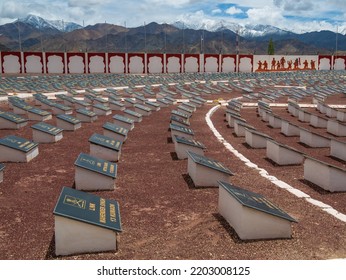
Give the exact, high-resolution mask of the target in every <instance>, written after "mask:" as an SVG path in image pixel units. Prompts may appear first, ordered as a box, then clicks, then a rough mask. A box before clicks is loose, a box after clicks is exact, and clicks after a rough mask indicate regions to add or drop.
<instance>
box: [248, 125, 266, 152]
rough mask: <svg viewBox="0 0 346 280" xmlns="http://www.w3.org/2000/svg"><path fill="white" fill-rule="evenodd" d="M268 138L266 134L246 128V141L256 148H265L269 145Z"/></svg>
mask: <svg viewBox="0 0 346 280" xmlns="http://www.w3.org/2000/svg"><path fill="white" fill-rule="evenodd" d="M267 139H268V137H265V136H264V135H261V134H257V133H253V132H252V131H250V130H247V129H245V142H246V143H247V144H248V145H249V146H250V147H251V148H254V149H263V148H266V147H267Z"/></svg>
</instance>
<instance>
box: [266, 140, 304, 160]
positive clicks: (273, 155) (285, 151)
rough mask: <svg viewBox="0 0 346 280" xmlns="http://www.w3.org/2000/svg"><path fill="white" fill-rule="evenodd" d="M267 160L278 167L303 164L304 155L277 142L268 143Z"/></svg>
mask: <svg viewBox="0 0 346 280" xmlns="http://www.w3.org/2000/svg"><path fill="white" fill-rule="evenodd" d="M266 152H267V153H266V154H267V158H269V159H271V160H272V161H274V162H275V163H276V164H278V165H292V164H302V163H303V161H304V155H303V154H302V153H300V152H298V151H296V150H293V149H291V148H290V147H287V146H284V145H280V144H279V143H277V142H275V141H270V140H268V141H267V151H266Z"/></svg>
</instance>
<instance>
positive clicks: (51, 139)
mask: <svg viewBox="0 0 346 280" xmlns="http://www.w3.org/2000/svg"><path fill="white" fill-rule="evenodd" d="M32 135H33V141H34V142H36V143H55V142H58V141H59V140H61V139H62V138H63V135H62V132H60V133H58V134H57V135H52V134H49V133H46V132H43V131H40V130H37V129H32Z"/></svg>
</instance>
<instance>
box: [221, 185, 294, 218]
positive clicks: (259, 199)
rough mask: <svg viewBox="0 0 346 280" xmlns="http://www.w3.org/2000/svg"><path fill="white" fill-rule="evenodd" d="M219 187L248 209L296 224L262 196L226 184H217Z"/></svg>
mask: <svg viewBox="0 0 346 280" xmlns="http://www.w3.org/2000/svg"><path fill="white" fill-rule="evenodd" d="M219 184H220V186H221V187H223V188H224V189H225V190H226V191H227V192H228V193H229V194H230V195H232V196H233V197H234V198H235V199H236V200H237V201H238V202H239V203H240V204H242V205H244V206H246V207H250V208H253V209H256V210H259V211H262V212H265V213H268V214H271V215H274V216H277V217H280V218H283V219H285V220H289V221H291V222H297V221H296V220H295V219H293V218H292V217H291V216H289V215H288V214H287V213H286V212H284V211H283V210H281V209H280V208H278V207H277V206H275V205H274V204H273V203H271V202H270V201H269V200H268V199H266V198H265V197H264V196H263V195H261V194H258V193H254V192H251V191H248V190H245V189H242V188H239V187H236V186H233V185H231V184H229V183H226V182H221V181H220V182H219Z"/></svg>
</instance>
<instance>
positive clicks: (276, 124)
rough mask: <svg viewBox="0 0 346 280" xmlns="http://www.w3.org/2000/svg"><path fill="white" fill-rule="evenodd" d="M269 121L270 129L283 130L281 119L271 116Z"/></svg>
mask: <svg viewBox="0 0 346 280" xmlns="http://www.w3.org/2000/svg"><path fill="white" fill-rule="evenodd" d="M268 121H269V126H270V127H272V128H281V118H279V117H277V116H274V115H269V117H268Z"/></svg>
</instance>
